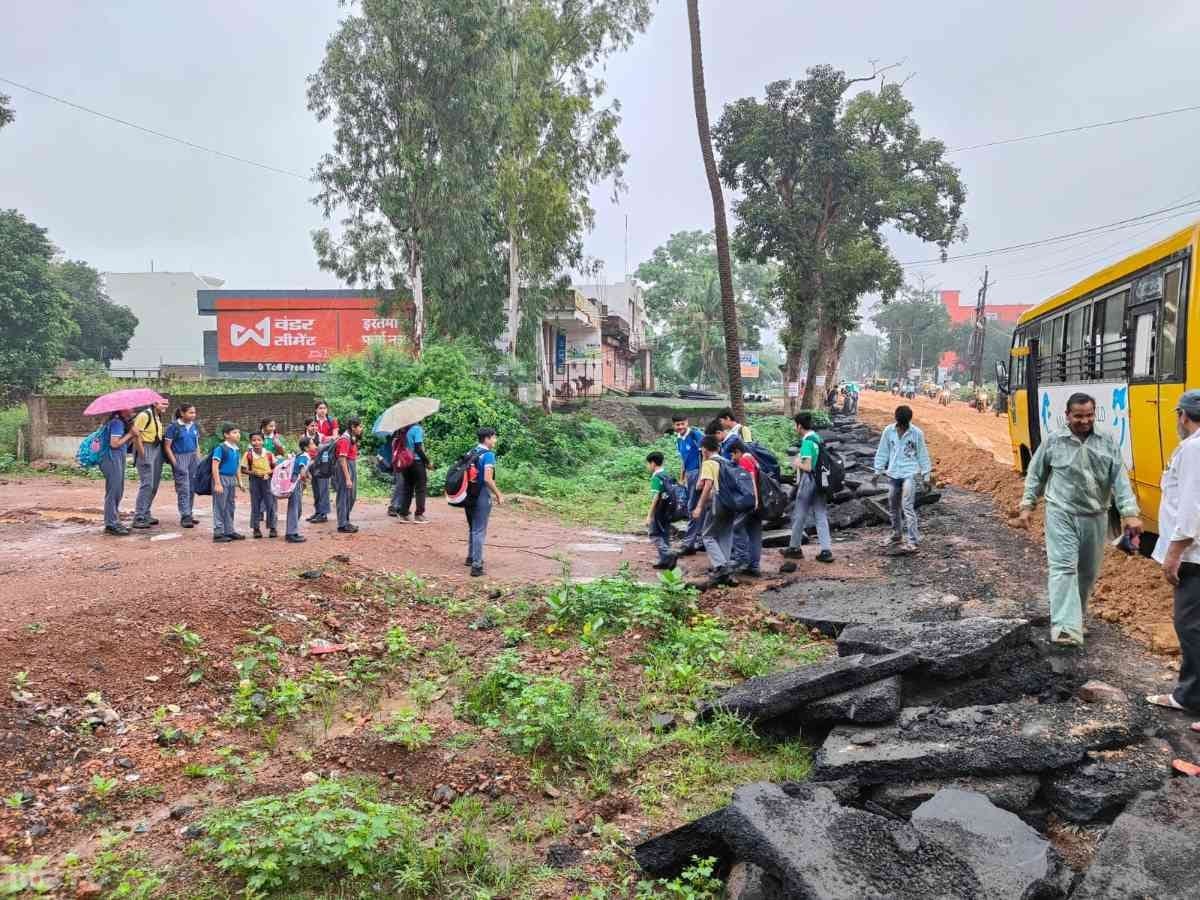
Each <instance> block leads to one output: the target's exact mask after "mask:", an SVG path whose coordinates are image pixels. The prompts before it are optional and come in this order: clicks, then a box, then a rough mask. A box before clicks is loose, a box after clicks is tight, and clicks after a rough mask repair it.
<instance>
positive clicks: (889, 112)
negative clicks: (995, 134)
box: [715, 66, 965, 405]
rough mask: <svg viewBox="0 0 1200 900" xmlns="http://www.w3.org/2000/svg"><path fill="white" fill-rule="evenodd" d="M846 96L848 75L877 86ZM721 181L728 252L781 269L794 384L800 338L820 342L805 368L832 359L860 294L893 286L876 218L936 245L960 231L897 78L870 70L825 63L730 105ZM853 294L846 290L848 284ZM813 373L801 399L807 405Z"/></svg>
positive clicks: (956, 204)
mask: <svg viewBox="0 0 1200 900" xmlns="http://www.w3.org/2000/svg"><path fill="white" fill-rule="evenodd" d="M876 81H878V87H877V89H874V90H865V91H862V92H861V93H859V94H857V95H856V96H854V97H853V98H850V99H849V100H847V99H846V95H847V92H848V91H849V89H850V88H851V86H852V85H854V84H855V83H857V82H876ZM715 138H716V142H717V147H718V149H719V150H720V153H721V177H722V178H723V180H724V181H725V182H726V184H728V185H729V186H730V187H732V188H734V189H735V190H738V191H740V192H741V197H740V198H739V199H738V200H737V201H736V202H735V204H734V211H735V213H736V214H737V216H738V225H737V229H736V247H737V250H738V253H739V254H740V255H741V256H743V257H745V258H750V259H755V260H758V261H759V262H765V261H767V260H770V259H773V260H776V261H778V262H779V264H780V265H781V266H782V267H783V270H784V273H783V275H782V277H781V279H780V285H781V299H782V301H783V303H782V305H783V311H784V313H785V315H786V317H787V325H786V328H785V329H784V332H783V339H784V342H785V347H786V349H787V351H788V362H787V365H788V376H787V377H788V379H789V380H796V379H797V378H798V377H799V372H800V368H801V354H802V352H803V349H804V344H805V338H806V336H807V335H808V334H809V333H810V332H811V331H812V330H813V329H814V328H816V329H817V330H818V339H817V341H816V347H815V349H814V352H813V353H812V354H811V355H810V357H809V369H810V372H812V373H814V374H821V373H822V372H823V371H824V370H825V367H826V364H827V363H826V361H827V360H828V358H829V357H830V356H831V355H836V347H837V345H838V344H839V342H840V338H841V337H842V336H843V335H844V334H845V331H846V329H847V328H849V327H853V317H852V316H851V315H848V312H849V311H850V310H853V309H854V308H855V306H856V303H857V299H858V296H861V293H868V292H872V291H879V292H881V293H884V294H885V295H886V294H887V293H888V292H889V291H890V290H894V289H895V285H896V284H897V282H898V278H897V274H898V269H897V266H896V264H895V261H894V260H892V259H891V257H890V254H889V253H888V252H887V249H886V246H885V245H884V242H883V240H882V238H881V236H880V234H881V230H882V228H883V227H884V226H885V225H890V226H892V227H894V228H897V229H899V230H900V231H904V232H907V233H909V234H913V235H916V236H917V237H920V238H922V239H924V240H927V241H931V242H933V243H936V244H938V246H940V247H943V248H944V247H946V246H947V245H949V243H950V242H952V241H954V240H958V239H960V238H962V237H964V236H965V228H964V227H963V226H961V225H960V224H959V219H960V217H961V213H962V204H963V201H964V198H965V192H964V190H963V187H962V184H961V182H960V181H959V178H958V170H957V169H956V168H955V167H954V166H952V165H950V164H949V163H947V162H946V161H945V160H944V155H945V147H944V145H943V144H942V143H941V142H940V141H936V140H927V139H923V138H922V137H921V133H920V129H919V127H918V126H917V124H916V121H915V120H914V119H913V117H912V104H911V103H910V102H909V101H908V100H907V99H905V97H904V95H903V91H902V89H901V86H900V85H899V84H888V83H886V82H884V81H883V80H882V78H880V73H879V72H876V73H875V74H873V75H872V76H870V77H868V78H857V79H856V78H848V77H847V76H846V75H845V73H844V72H841V71H838V70H837V69H834V68H833V67H831V66H817V67H814V68H812V69H809V70H808V73H807V77H806V78H804V79H802V80H799V81H794V82H793V81H786V80H785V81H776V82H773V83H771V84H769V85H767V88H766V96H765V99H763V100H758V99H757V98H746V99H742V100H738V101H736V102H734V103H731V104H729V105H728V106H727V107H726V109H725V113H724V114H723V115H722V117H721V121H720V123H719V124H718V126H717V130H716V134H715ZM852 291H858V292H859V294H857V295H854V296H853V302H852V300H851V292H852ZM814 383H815V379H814V378H809V379H808V389H807V393H806V394H805V397H804V399H803V403H804V404H805V405H808V404H810V403H811V394H812V390H813V385H814Z"/></svg>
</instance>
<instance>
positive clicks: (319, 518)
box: [308, 513, 329, 525]
mask: <svg viewBox="0 0 1200 900" xmlns="http://www.w3.org/2000/svg"><path fill="white" fill-rule="evenodd" d="M308 521H309V522H312V523H313V524H314V525H320V524H322V523H323V522H328V521H329V516H326V515H318V514H315V513H314V514H313V515H311V516H309V517H308Z"/></svg>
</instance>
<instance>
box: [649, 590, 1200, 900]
mask: <svg viewBox="0 0 1200 900" xmlns="http://www.w3.org/2000/svg"><path fill="white" fill-rule="evenodd" d="M856 601H857V602H856ZM860 604H861V606H860ZM818 606H819V609H818V610H816V613H817V616H816V618H817V619H819V621H820V623H821V627H823V628H824V629H826V630H827V631H828V632H829V633H831V634H837V636H838V637H837V647H838V654H839V655H838V656H837V657H835V658H831V659H829V660H827V661H825V662H822V663H818V664H815V665H810V666H806V667H803V668H798V669H794V670H790V671H786V672H783V673H779V674H775V675H768V676H763V677H760V678H752V679H749V680H748V681H745V682H743V683H741V684H739V685H736V686H734V687H733V688H731V689H730V690H729V691H728V692H726V693H725V694H724V695H723V696H721V697H718V698H717V699H715V700H713V701H711V702H710V703H708V704H706V705H705V706H704V707H703V708H702V709H701V710H700V716H701V717H702V718H706V717H712V716H714V715H716V714H718V713H719V712H722V711H727V712H732V713H735V714H737V715H739V716H741V717H744V718H747V719H749V720H751V721H753V722H754V723H755V725H756V728H757V729H758V730H759V731H760V732H761V733H766V734H770V735H780V736H782V735H795V734H797V733H803V735H804V737H805V739H806V740H808V741H810V742H812V743H813V744H814V746H819V749H818V751H817V754H816V757H815V760H814V764H813V773H812V778H811V780H810V781H809V782H807V783H804V784H782V785H773V784H750V785H746V786H744V787H742V788H740V789H739V790H738V791H737V792H736V793H735V795H734V798H733V802H732V803H730V805H729V806H727V807H725V808H724V809H722V810H719V811H718V812H715V813H713V814H711V815H708V816H706V817H704V818H702V819H698V820H696V821H694V822H691V823H689V824H687V825H684V826H683V827H681V828H678V829H676V830H674V831H671V832H668V833H666V834H664V835H661V836H659V837H656V838H653V839H651V840H649V841H646V842H645V843H643V844H642V845H640V846H639V847H638V848H637V859H638V862H639V863H640V864H641V865H642V867H643V868H644V869H645V870H646V871H647V872H649V873H651V874H654V875H658V876H664V875H670V874H674V873H677V872H678V871H680V870H681V869H683V868H684V867H686V866H687V865H688V864H689V863H690V861H691V860H692V857H693V856H700V857H705V856H716V857H718V858H719V859H720V860H721V861H722V863H723V865H724V866H725V867H726V869H728V868H729V867H733V868H734V869H735V872H736V877H735V878H732V879H731V881H730V885H731V888H730V890H731V894H730V896H737V897H741V898H750V897H759V898H775V897H780V898H781V897H788V898H810V897H811V898H829V900H833V898H847V900H849V898H862V897H880V898H882V897H887V898H897V900H900V898H909V897H912V898H918V897H919V898H922V900H929V898H934V897H937V898H1014V900H1017V898H1054V897H1066V896H1068V895H1069V896H1071V897H1073V898H1088V900H1094V898H1101V897H1105V898H1107V897H1114V898H1115V897H1122V898H1131V897H1147V898H1150V897H1153V898H1156V900H1161V898H1168V897H1181V898H1182V897H1196V896H1200V893H1198V892H1200V887H1197V885H1200V855H1198V854H1197V853H1196V850H1195V848H1196V846H1197V844H1198V842H1200V816H1198V815H1197V814H1196V813H1197V811H1198V810H1200V780H1196V781H1193V780H1183V779H1175V780H1168V775H1169V773H1170V771H1171V769H1170V765H1171V754H1170V747H1169V746H1168V745H1166V744H1165V742H1163V741H1160V740H1157V739H1156V738H1154V737H1153V736H1152V731H1153V729H1152V728H1150V727H1149V723H1150V720H1149V717H1148V715H1147V713H1146V711H1145V707H1144V705H1143V704H1135V703H1134V702H1132V701H1131V700H1130V698H1128V697H1126V696H1125V695H1124V694H1123V693H1122V692H1121V691H1120V690H1118V689H1116V688H1112V687H1110V686H1108V685H1103V684H1099V683H1088V684H1079V683H1077V680H1076V678H1075V676H1073V675H1071V674H1070V671H1069V667H1067V668H1066V669H1064V667H1062V666H1059V665H1056V659H1055V658H1054V654H1053V651H1049V650H1047V649H1046V648H1045V645H1044V644H1043V643H1040V642H1039V639H1038V638H1039V636H1037V635H1034V634H1033V633H1032V632H1031V623H1030V621H1029V619H1027V618H994V617H985V616H965V617H964V616H963V615H962V612H963V611H962V608H961V604H957V603H955V602H954V598H945V599H944V600H942V601H941V602H933V603H930V602H929V601H928V599H927V598H926V599H921V598H914V597H906V596H904V595H901V596H900V597H899V598H898V602H897V603H893V604H881V603H876V604H874V605H873V604H872V603H870V602H869V601H867V599H866V598H864V597H863V596H862V595H861V593H860V594H859V596H858V597H853V596H852V595H851V594H850V593H849V592H847V593H846V595H845V596H844V597H843V598H842V599H841V600H840V601H839V600H838V599H837V597H836V596H833V598H832V599H831V597H830V596H824V597H823V598H822V599H821V600H820V601H818ZM880 606H883V607H886V612H887V613H888V614H889V615H888V617H887V618H885V617H884V615H883V613H882V611H881V609H880V608H879V607H880ZM863 610H865V613H866V614H865V615H864V614H862V611H863ZM810 611H811V610H810ZM864 619H865V621H862V620H864ZM930 619H932V621H930ZM1056 670H1059V671H1063V673H1064V674H1058V672H1056ZM1051 814H1053V815H1054V816H1055V817H1056V818H1057V819H1058V820H1061V821H1065V822H1067V823H1073V824H1089V825H1091V824H1105V823H1109V822H1111V823H1112V824H1111V827H1109V828H1108V830H1107V833H1106V834H1105V836H1104V839H1103V841H1102V843H1101V844H1100V846H1099V849H1098V851H1097V853H1096V855H1095V859H1094V861H1093V863H1092V864H1091V866H1090V867H1089V868H1088V870H1087V871H1086V872H1085V873H1074V872H1073V871H1072V870H1071V869H1069V868H1068V867H1067V866H1066V865H1065V863H1064V861H1063V859H1062V857H1061V856H1060V854H1059V853H1058V852H1057V851H1056V849H1055V848H1054V846H1053V845H1052V844H1051V842H1050V841H1049V840H1048V839H1047V837H1045V835H1044V834H1043V831H1045V830H1046V827H1047V822H1048V819H1049V817H1050V816H1051ZM734 884H736V885H738V887H737V888H736V893H735V892H734V888H733V887H732V886H733V885H734ZM1072 891H1073V892H1072Z"/></svg>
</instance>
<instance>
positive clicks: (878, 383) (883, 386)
mask: <svg viewBox="0 0 1200 900" xmlns="http://www.w3.org/2000/svg"><path fill="white" fill-rule="evenodd" d="M870 388H871V390H873V391H886V390H887V389H888V380H887V379H886V378H875V379H872V380H871V384H870Z"/></svg>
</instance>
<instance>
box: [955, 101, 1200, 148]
mask: <svg viewBox="0 0 1200 900" xmlns="http://www.w3.org/2000/svg"><path fill="white" fill-rule="evenodd" d="M1197 110H1200V104H1197V105H1196V106H1180V107H1178V108H1177V109H1164V110H1163V111H1162V112H1156V113H1143V114H1142V115H1140V116H1129V117H1128V118H1125V119H1109V120H1108V121H1107V122H1091V123H1089V124H1087V125H1076V126H1075V127H1074V128H1058V129H1056V130H1054V131H1042V132H1040V133H1038V134H1027V135H1025V136H1023V137H1015V138H1005V139H1004V140H1000V141H988V142H987V143H984V144H971V145H969V146H966V147H954V148H952V149H950V150H947V151H946V152H947V153H965V152H966V151H968V150H982V149H983V148H985V147H1000V146H1002V145H1004V144H1019V143H1021V142H1022V141H1035V140H1037V139H1038V138H1044V137H1054V136H1055V135H1059V134H1075V133H1077V132H1080V131H1091V130H1092V129H1093V128H1108V127H1110V126H1112V125H1127V124H1128V123H1130V122H1144V121H1145V120H1146V119H1160V118H1162V117H1163V116H1174V115H1178V114H1179V113H1185V112H1196V111H1197Z"/></svg>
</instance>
